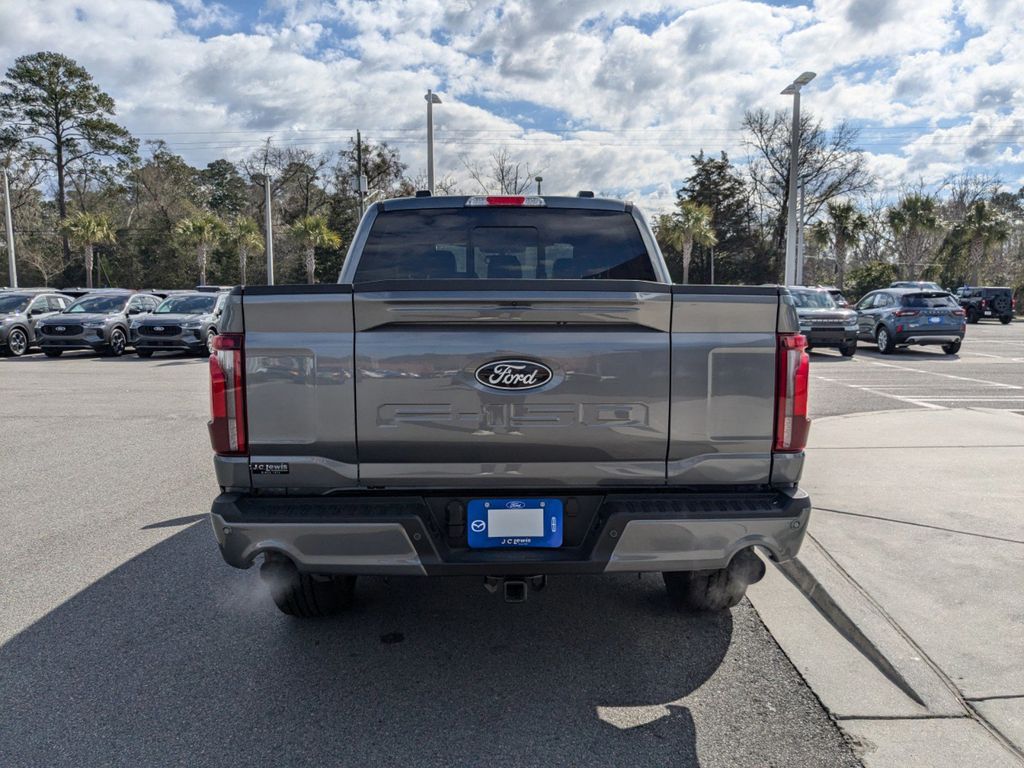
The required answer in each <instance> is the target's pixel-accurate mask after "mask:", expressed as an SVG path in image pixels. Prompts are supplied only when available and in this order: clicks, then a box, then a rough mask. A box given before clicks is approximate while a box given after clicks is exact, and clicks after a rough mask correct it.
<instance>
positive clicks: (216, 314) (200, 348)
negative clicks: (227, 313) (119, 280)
mask: <svg viewBox="0 0 1024 768" xmlns="http://www.w3.org/2000/svg"><path fill="white" fill-rule="evenodd" d="M227 296H228V294H227V293H226V292H221V293H212V292H198V291H196V292H188V293H175V294H172V295H170V296H168V297H167V298H166V299H164V300H163V301H162V302H161V303H160V306H158V307H157V308H156V309H155V310H154V311H153V313H152V314H149V315H144V316H142V317H139V318H136V319H135V320H133V321H132V323H131V326H130V328H129V332H130V334H131V342H132V344H133V345H134V347H135V354H137V355H138V356H139V357H151V356H152V354H153V353H154V352H160V351H185V352H192V353H193V354H199V355H208V354H210V352H212V351H213V347H212V343H213V337H214V336H216V335H217V321H218V320H219V319H220V315H221V312H222V311H223V310H224V302H225V300H226V299H227Z"/></svg>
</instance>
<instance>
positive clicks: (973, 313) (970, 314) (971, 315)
mask: <svg viewBox="0 0 1024 768" xmlns="http://www.w3.org/2000/svg"><path fill="white" fill-rule="evenodd" d="M967 322H968V323H970V324H971V325H974V324H975V323H977V322H978V312H977V310H974V309H969V310H967Z"/></svg>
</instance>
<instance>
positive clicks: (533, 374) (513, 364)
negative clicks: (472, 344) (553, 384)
mask: <svg viewBox="0 0 1024 768" xmlns="http://www.w3.org/2000/svg"><path fill="white" fill-rule="evenodd" d="M552 375H553V374H552V373H551V369H550V368H548V367H547V366H546V365H544V364H543V363H535V362H533V361H532V360H495V361H494V362H491V363H487V364H486V365H481V366H480V367H479V368H477V369H476V380H477V381H479V382H480V383H481V384H483V385H484V386H485V387H490V388H491V389H505V390H519V389H536V388H537V387H543V386H544V385H545V384H547V383H548V382H549V381H551V377H552Z"/></svg>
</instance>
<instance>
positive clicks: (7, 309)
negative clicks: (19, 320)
mask: <svg viewBox="0 0 1024 768" xmlns="http://www.w3.org/2000/svg"><path fill="white" fill-rule="evenodd" d="M30 301H32V297H31V296H25V295H24V294H15V295H13V296H3V295H0V315H10V314H14V313H15V312H24V311H25V308H26V307H27V306H28V303H29V302H30Z"/></svg>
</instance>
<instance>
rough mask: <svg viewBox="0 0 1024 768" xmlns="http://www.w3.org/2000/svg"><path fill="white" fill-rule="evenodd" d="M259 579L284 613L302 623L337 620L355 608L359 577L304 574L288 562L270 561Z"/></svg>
mask: <svg viewBox="0 0 1024 768" xmlns="http://www.w3.org/2000/svg"><path fill="white" fill-rule="evenodd" d="M260 576H261V577H262V578H263V581H264V582H265V583H266V584H267V586H268V587H269V589H270V596H271V597H272V598H273V600H274V604H275V605H276V606H277V609H278V610H279V611H281V613H285V614H288V615H289V616H297V617H299V618H303V619H311V618H318V617H321V616H334V615H336V614H338V613H341V612H343V611H345V610H346V609H347V608H349V607H351V605H352V597H353V595H354V593H355V586H356V577H355V576H349V575H341V574H319V573H302V572H300V571H299V569H298V568H296V567H295V564H294V563H293V562H292V561H291V560H288V559H287V558H284V557H281V556H277V557H269V558H268V559H267V560H265V561H264V563H263V565H262V566H261V567H260Z"/></svg>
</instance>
